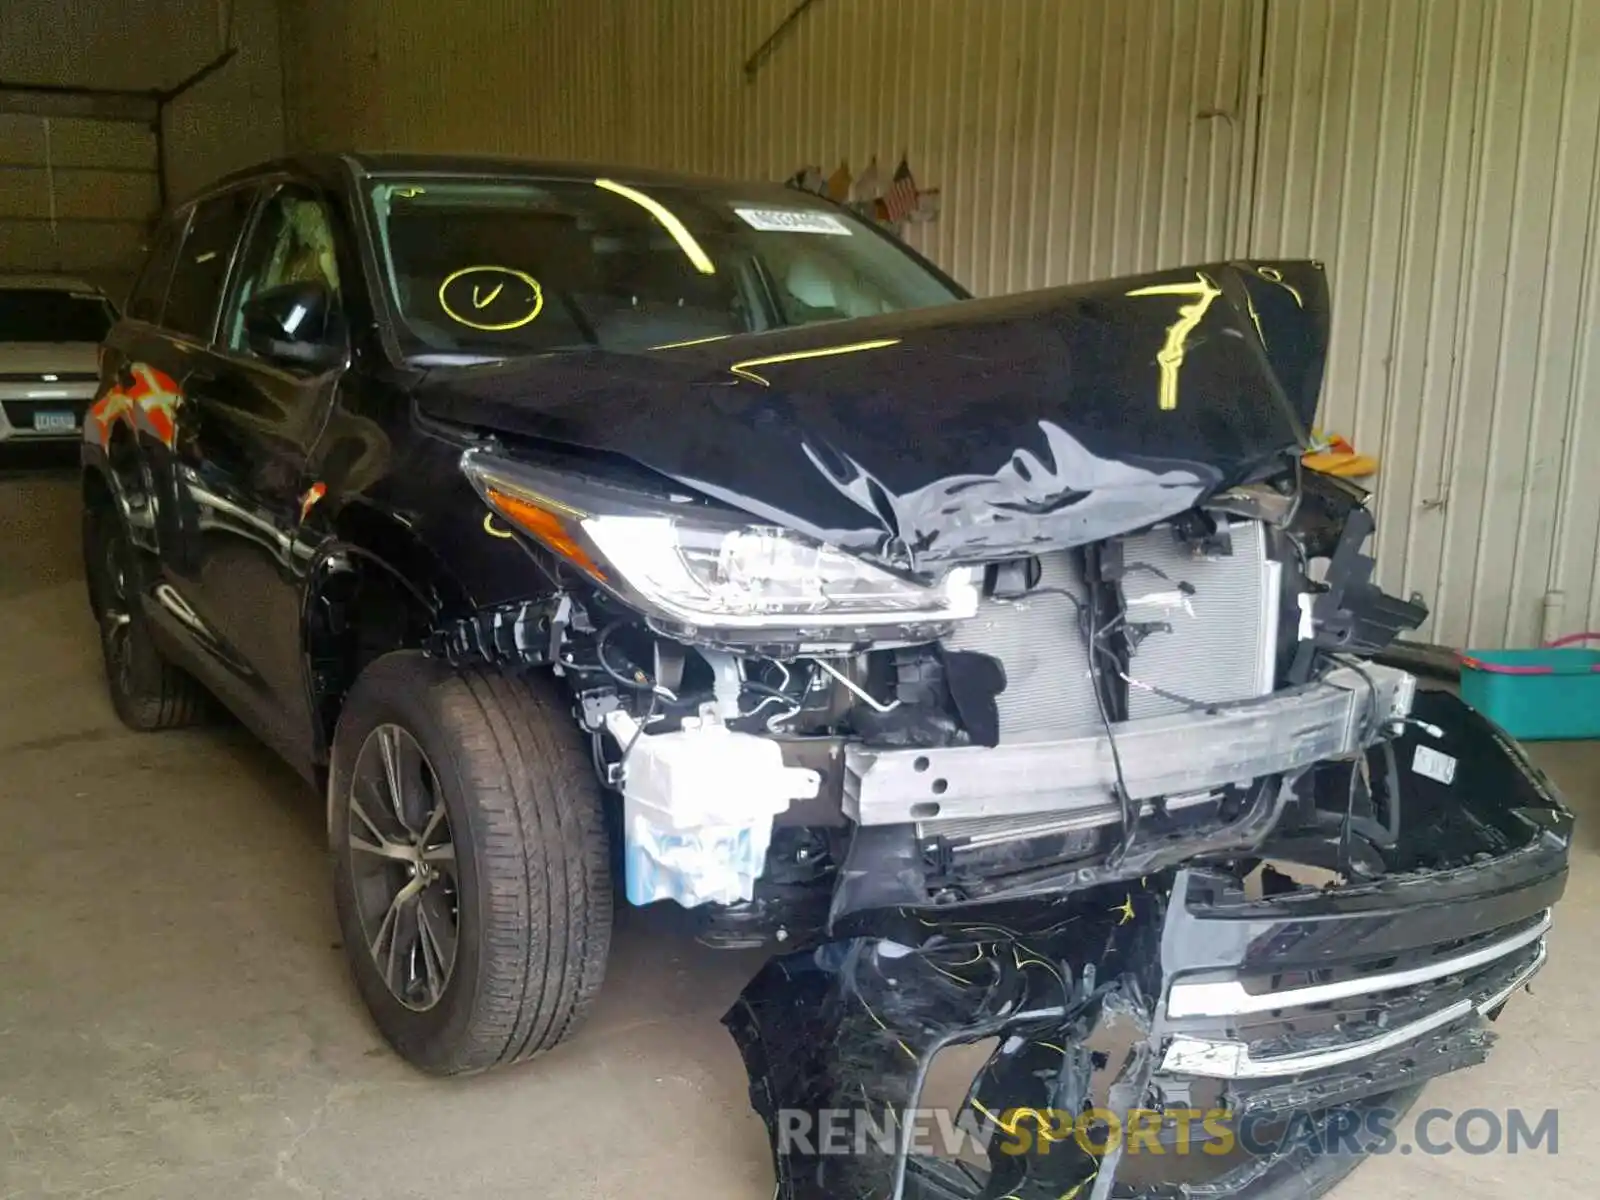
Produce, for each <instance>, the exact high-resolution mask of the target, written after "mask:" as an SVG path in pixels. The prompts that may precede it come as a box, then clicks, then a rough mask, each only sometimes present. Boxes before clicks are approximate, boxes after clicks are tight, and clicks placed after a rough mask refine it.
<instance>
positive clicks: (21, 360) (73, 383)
mask: <svg viewBox="0 0 1600 1200" xmlns="http://www.w3.org/2000/svg"><path fill="white" fill-rule="evenodd" d="M116 319H117V312H116V309H115V308H114V307H113V305H112V303H111V301H110V300H109V299H107V298H106V295H105V293H104V292H102V291H101V290H100V289H99V288H97V287H95V286H94V285H93V284H89V283H85V282H83V281H82V280H79V279H69V278H63V277H58V276H32V275H30V276H22V275H0V442H7V441H11V440H13V439H18V440H23V439H25V440H28V441H35V440H51V439H62V440H66V439H72V438H76V437H78V436H79V433H80V430H81V429H82V428H83V413H84V410H85V409H86V408H87V407H88V406H89V402H90V401H92V400H93V399H94V393H95V386H96V384H97V383H98V382H99V379H100V360H99V350H100V343H101V341H102V340H103V339H104V338H105V336H106V333H107V331H108V330H110V328H111V324H112V322H113V321H115V320H116Z"/></svg>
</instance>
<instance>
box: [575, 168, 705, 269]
mask: <svg viewBox="0 0 1600 1200" xmlns="http://www.w3.org/2000/svg"><path fill="white" fill-rule="evenodd" d="M594 185H595V187H597V188H604V189H605V190H606V191H608V192H615V193H616V194H617V195H619V196H621V197H623V198H624V199H627V200H632V201H633V202H634V203H635V204H637V205H638V206H639V207H640V208H642V209H644V210H645V212H647V213H649V214H650V215H651V216H652V217H654V218H655V219H656V220H658V221H660V222H661V224H662V225H663V226H664V227H665V228H666V231H667V232H668V233H670V234H671V235H672V240H673V241H675V242H677V243H678V249H680V250H682V251H683V253H684V255H685V256H686V257H687V258H688V259H689V261H690V262H691V263H693V264H694V269H695V270H696V271H699V272H700V274H702V275H715V274H716V273H717V268H716V265H715V264H714V263H713V262H712V261H711V256H710V255H709V254H707V253H706V252H705V249H704V248H703V247H702V246H701V245H700V243H699V242H697V241H695V240H694V234H692V233H690V232H689V229H688V227H687V226H686V225H684V223H683V222H682V221H680V220H678V216H677V214H676V213H674V212H673V211H672V210H671V209H670V208H668V207H667V206H666V205H665V204H663V203H661V201H659V200H657V199H656V198H655V197H654V196H646V195H645V194H644V193H643V192H640V191H636V190H635V189H633V188H631V187H628V186H627V185H626V184H622V183H617V182H616V181H615V180H612V179H596V180H595V181H594Z"/></svg>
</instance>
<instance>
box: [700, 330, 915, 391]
mask: <svg viewBox="0 0 1600 1200" xmlns="http://www.w3.org/2000/svg"><path fill="white" fill-rule="evenodd" d="M899 344H900V339H899V338H878V339H876V340H875V341H870V342H851V343H850V344H848V345H845V346H821V347H819V348H817V349H815V350H791V351H790V352H789V353H788V354H769V355H767V356H766V357H765V358H747V359H745V360H744V361H743V362H736V363H734V364H733V365H732V366H731V367H729V368H728V370H730V371H732V372H733V373H734V374H735V375H737V376H738V377H739V378H740V379H748V380H749V381H750V382H751V383H759V384H760V385H761V386H762V387H771V386H772V381H771V380H769V379H767V378H766V377H765V376H762V375H758V374H756V373H755V371H753V370H751V368H752V367H770V366H773V365H775V364H777V363H786V362H801V361H802V360H804V359H808V358H832V357H833V356H834V355H836V354H859V353H860V352H861V351H863V350H882V349H883V348H884V347H885V346H898V345H899Z"/></svg>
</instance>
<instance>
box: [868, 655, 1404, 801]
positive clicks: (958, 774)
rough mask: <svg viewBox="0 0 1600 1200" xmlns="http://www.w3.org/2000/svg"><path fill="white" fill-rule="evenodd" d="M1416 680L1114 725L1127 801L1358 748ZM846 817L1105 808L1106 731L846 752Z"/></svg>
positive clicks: (1377, 674)
mask: <svg viewBox="0 0 1600 1200" xmlns="http://www.w3.org/2000/svg"><path fill="white" fill-rule="evenodd" d="M1415 695H1416V680H1415V679H1414V678H1413V677H1412V676H1411V675H1409V674H1407V673H1406V672H1404V671H1401V670H1398V669H1396V668H1394V667H1385V666H1380V665H1379V664H1377V663H1368V664H1366V665H1364V666H1363V667H1362V668H1361V669H1360V670H1356V669H1353V668H1349V667H1340V668H1338V669H1336V670H1334V671H1331V672H1329V673H1328V675H1326V676H1325V677H1324V678H1322V679H1321V680H1319V681H1318V682H1316V683H1313V684H1307V685H1305V686H1304V687H1299V688H1294V689H1292V690H1288V691H1281V692H1275V693H1273V694H1272V695H1270V696H1263V697H1261V698H1260V699H1257V700H1245V701H1240V702H1237V703H1233V704H1227V705H1218V706H1217V707H1215V708H1208V709H1205V710H1203V711H1199V712H1188V713H1179V714H1176V715H1174V716H1170V717H1152V718H1147V719H1145V720H1141V721H1130V722H1126V723H1124V724H1122V725H1120V726H1118V727H1116V729H1115V730H1114V732H1115V735H1116V742H1117V750H1118V752H1119V754H1120V755H1121V758H1122V768H1123V772H1122V773H1123V780H1124V782H1125V783H1126V785H1127V789H1128V793H1129V795H1130V796H1131V798H1133V799H1135V800H1149V799H1153V798H1155V797H1157V796H1167V795H1172V794H1183V793H1193V792H1196V791H1198V790H1202V789H1207V788H1215V787H1222V786H1224V785H1226V784H1230V783H1248V782H1249V781H1251V780H1254V779H1258V778H1260V777H1261V776H1263V775H1274V774H1278V773H1280V772H1287V771H1295V770H1299V769H1301V768H1304V767H1309V766H1311V765H1312V764H1313V763H1317V762H1321V761H1322V760H1324V759H1329V758H1339V757H1341V756H1345V755H1350V754H1354V753H1358V752H1359V751H1361V750H1362V749H1364V748H1365V747H1366V746H1367V745H1369V744H1370V743H1371V742H1372V741H1373V740H1374V739H1375V738H1376V736H1377V730H1378V729H1379V728H1381V727H1382V726H1384V725H1387V724H1389V723H1391V722H1393V721H1397V720H1400V719H1401V718H1403V717H1405V716H1406V715H1407V714H1409V713H1410V711H1411V703H1412V700H1413V698H1414V697H1415ZM845 768H846V770H845V795H844V810H845V813H846V814H847V815H848V816H849V817H850V818H851V819H852V820H854V821H855V822H856V823H857V824H860V825H896V824H900V823H902V822H907V821H928V820H932V819H935V818H940V819H943V818H969V817H1009V816H1016V815H1019V814H1022V813H1036V812H1052V811H1058V810H1069V811H1070V810H1078V809H1089V810H1093V809H1101V808H1104V807H1105V805H1106V803H1107V797H1108V796H1110V795H1113V794H1114V785H1115V782H1116V768H1115V766H1114V764H1113V761H1112V755H1111V746H1110V743H1109V741H1108V740H1107V738H1106V735H1105V733H1104V732H1103V731H1102V732H1098V733H1089V734H1084V735H1082V736H1079V737H1072V738H1063V739H1060V740H1056V741H1048V742H1022V743H1016V744H1012V745H1000V746H955V747H948V748H944V749H926V750H879V749H874V748H872V747H868V746H861V745H851V746H848V747H846V749H845Z"/></svg>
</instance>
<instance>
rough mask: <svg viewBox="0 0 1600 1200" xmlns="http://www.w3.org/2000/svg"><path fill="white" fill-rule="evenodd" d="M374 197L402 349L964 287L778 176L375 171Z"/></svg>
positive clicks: (838, 305) (563, 337) (745, 327)
mask: <svg viewBox="0 0 1600 1200" xmlns="http://www.w3.org/2000/svg"><path fill="white" fill-rule="evenodd" d="M371 202H372V208H373V215H374V218H375V221H374V224H375V228H376V232H377V239H378V242H379V261H380V263H381V264H382V265H383V268H384V272H385V275H386V284H387V287H388V289H389V292H390V296H391V299H392V301H393V307H394V309H395V310H396V312H397V313H398V315H399V330H398V332H399V334H400V340H401V342H402V345H403V347H404V348H405V350H406V352H407V353H408V354H410V355H413V356H422V357H426V356H428V355H430V354H433V355H441V354H443V355H482V356H487V357H507V356H514V355H527V354H540V353H548V352H551V351H557V350H566V349H572V348H577V347H583V346H599V347H601V348H603V349H607V350H620V351H629V350H643V349H648V348H652V347H659V346H664V345H670V344H673V343H677V342H685V341H696V340H701V339H707V338H716V337H725V336H728V335H730V334H736V333H751V332H759V331H762V330H767V329H776V328H781V327H784V326H790V325H803V324H809V323H811V322H815V321H832V320H841V319H844V318H849V317H864V316H872V315H875V314H879V313H889V312H898V311H901V310H904V309H909V308H920V307H925V306H928V305H934V304H947V303H950V302H951V301H954V300H957V299H960V298H961V296H960V294H959V293H958V292H957V291H955V290H954V289H953V288H952V287H951V286H950V285H949V284H948V283H946V282H945V281H944V280H942V279H940V278H939V277H938V276H937V275H936V274H934V273H933V272H932V271H930V270H928V268H926V267H924V266H923V265H922V264H921V263H919V262H918V261H917V260H916V259H915V258H913V257H912V256H911V255H910V254H908V253H907V252H906V251H905V250H903V249H902V248H901V247H899V246H898V245H896V244H895V243H894V242H892V241H890V240H889V239H887V238H883V237H880V236H879V235H878V234H877V233H876V232H875V231H873V230H872V229H870V228H868V227H867V226H866V225H864V224H862V223H861V222H859V221H857V220H855V219H854V218H853V217H851V216H850V215H849V214H847V213H844V212H842V211H840V210H839V209H837V208H834V207H832V206H830V205H827V204H825V203H823V202H821V201H819V200H817V199H816V198H814V197H810V196H807V195H805V194H803V193H798V192H791V191H787V190H783V189H778V188H771V187H763V186H751V187H747V188H739V187H735V186H731V185H718V186H714V187H707V188H700V187H686V186H681V185H672V186H656V185H648V186H647V185H643V184H640V185H632V184H623V183H619V182H616V181H612V180H608V179H598V180H491V179H466V178H461V179H449V178H446V179H438V178H429V179H405V180H400V179H383V180H378V181H376V182H375V183H374V184H373V185H372V190H371Z"/></svg>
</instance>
